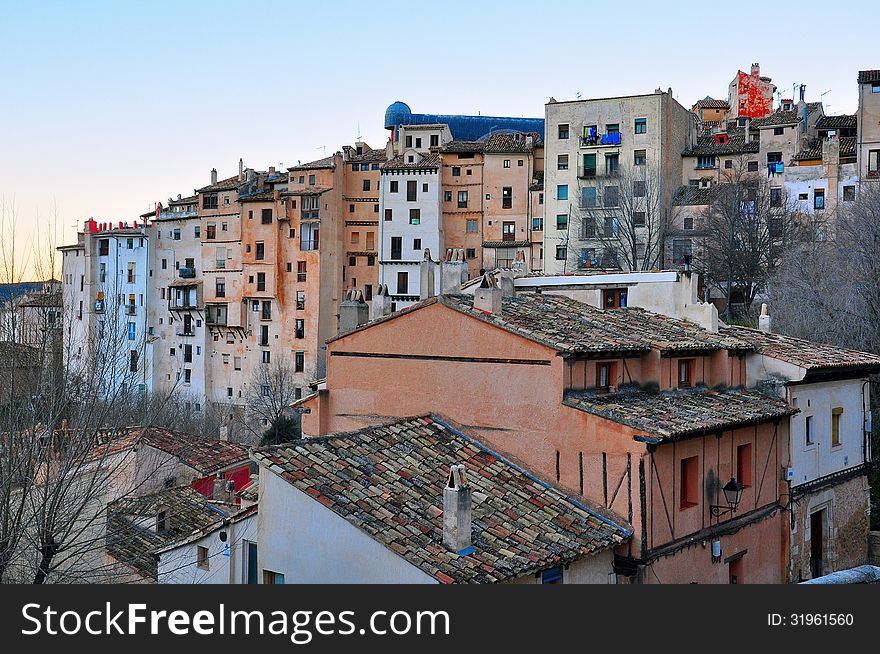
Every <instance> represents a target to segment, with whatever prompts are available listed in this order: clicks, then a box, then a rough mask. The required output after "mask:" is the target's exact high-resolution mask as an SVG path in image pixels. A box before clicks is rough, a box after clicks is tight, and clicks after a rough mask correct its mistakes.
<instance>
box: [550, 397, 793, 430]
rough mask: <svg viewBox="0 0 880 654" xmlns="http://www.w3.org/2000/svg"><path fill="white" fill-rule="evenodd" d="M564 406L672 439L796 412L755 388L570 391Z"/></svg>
mask: <svg viewBox="0 0 880 654" xmlns="http://www.w3.org/2000/svg"><path fill="white" fill-rule="evenodd" d="M563 404H566V405H567V406H570V407H572V408H575V409H578V410H580V411H586V412H587V413H591V414H593V415H597V416H600V417H602V418H606V419H607V420H611V421H613V422H617V423H620V424H622V425H629V426H630V427H633V428H634V429H637V430H639V431H640V432H644V433H646V434H650V435H652V436H655V437H657V438H660V439H670V440H674V439H678V438H683V437H687V436H693V435H697V434H703V433H707V432H714V431H721V430H727V429H733V428H736V427H742V426H745V425H754V424H760V423H763V422H769V421H771V420H776V419H778V418H784V417H787V416H790V415H792V414H794V413H797V409H795V408H792V407H790V406H788V404H787V403H786V402H785V401H784V400H782V399H780V398H778V397H775V396H772V395H767V394H765V393H762V392H761V391H759V390H756V389H726V390H721V389H708V388H696V389H689V390H677V391H666V392H663V393H656V392H649V391H643V390H640V389H623V390H620V391H618V392H615V393H606V394H603V395H597V394H595V393H593V392H590V391H569V392H568V393H566V395H565V398H564V399H563Z"/></svg>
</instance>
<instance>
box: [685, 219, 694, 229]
mask: <svg viewBox="0 0 880 654" xmlns="http://www.w3.org/2000/svg"><path fill="white" fill-rule="evenodd" d="M682 226H683V228H684V229H693V228H694V217H693V216H685V217H684V220H683V221H682Z"/></svg>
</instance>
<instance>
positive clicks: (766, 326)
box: [758, 302, 773, 332]
mask: <svg viewBox="0 0 880 654" xmlns="http://www.w3.org/2000/svg"><path fill="white" fill-rule="evenodd" d="M771 325H772V321H771V319H770V314H769V313H768V311H767V303H766V302H765V303H764V304H762V305H761V315H760V316H758V329H759V330H761V331H762V332H771V331H773V330H772V329H771V328H770V327H771Z"/></svg>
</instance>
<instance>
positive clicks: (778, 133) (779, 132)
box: [773, 127, 785, 136]
mask: <svg viewBox="0 0 880 654" xmlns="http://www.w3.org/2000/svg"><path fill="white" fill-rule="evenodd" d="M784 132H785V128H784V127H774V128H773V136H782V135H783V133H784Z"/></svg>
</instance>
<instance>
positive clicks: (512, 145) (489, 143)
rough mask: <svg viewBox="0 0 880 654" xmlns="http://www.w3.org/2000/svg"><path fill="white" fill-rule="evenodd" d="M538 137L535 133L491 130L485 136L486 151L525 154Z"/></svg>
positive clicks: (532, 146) (533, 146)
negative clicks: (491, 131)
mask: <svg viewBox="0 0 880 654" xmlns="http://www.w3.org/2000/svg"><path fill="white" fill-rule="evenodd" d="M539 139H540V135H539V134H537V133H530V134H526V133H523V132H493V133H491V134H489V136H488V137H486V152H489V153H493V152H497V153H505V152H510V153H522V154H527V153H529V152H531V151H532V150H533V149H534V148H535V145H536V144H537V143H538V141H539Z"/></svg>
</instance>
